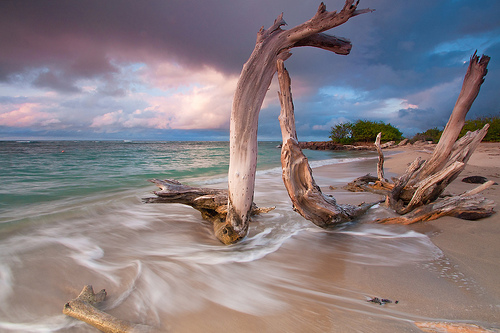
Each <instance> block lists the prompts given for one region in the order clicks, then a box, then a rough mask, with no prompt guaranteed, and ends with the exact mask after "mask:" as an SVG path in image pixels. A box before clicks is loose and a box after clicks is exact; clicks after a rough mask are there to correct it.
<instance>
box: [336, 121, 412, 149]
mask: <svg viewBox="0 0 500 333" xmlns="http://www.w3.org/2000/svg"><path fill="white" fill-rule="evenodd" d="M378 133H382V138H381V140H382V141H384V142H387V141H400V140H401V139H402V138H403V133H401V131H400V130H399V129H397V128H396V127H394V126H393V125H391V124H390V123H389V124H385V123H384V122H383V121H370V120H357V121H355V122H345V123H340V124H337V125H335V126H334V127H332V129H331V132H330V139H332V141H333V142H334V143H340V144H352V143H354V142H373V141H375V139H376V138H377V134H378Z"/></svg>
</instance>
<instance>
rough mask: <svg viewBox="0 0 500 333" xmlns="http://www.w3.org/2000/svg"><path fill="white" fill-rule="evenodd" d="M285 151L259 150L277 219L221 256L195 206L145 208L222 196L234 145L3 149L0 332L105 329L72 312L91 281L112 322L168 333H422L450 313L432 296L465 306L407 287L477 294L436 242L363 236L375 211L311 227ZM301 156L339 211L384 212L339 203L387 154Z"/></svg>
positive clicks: (355, 198) (260, 188)
mask: <svg viewBox="0 0 500 333" xmlns="http://www.w3.org/2000/svg"><path fill="white" fill-rule="evenodd" d="M278 144H279V142H260V143H259V156H258V161H259V162H258V171H257V181H256V191H255V202H256V203H257V205H258V206H276V209H275V210H273V211H271V212H270V213H267V214H264V215H261V216H257V217H255V218H254V219H253V221H252V222H251V225H250V230H249V235H248V236H247V237H246V238H245V239H244V240H243V241H242V242H240V243H238V244H235V245H231V246H224V245H222V244H221V243H219V242H218V241H217V239H216V238H215V237H214V236H213V235H212V232H211V227H210V225H208V224H207V223H206V222H204V221H203V220H202V219H201V217H200V214H199V213H198V212H197V211H196V210H194V209H192V208H191V207H187V206H183V205H179V204H144V203H143V202H142V200H141V199H142V198H145V197H148V196H152V194H151V192H152V191H153V190H155V187H154V185H152V184H151V183H149V182H148V181H147V180H148V179H151V178H161V179H176V180H179V181H181V182H183V183H186V184H190V185H193V186H202V187H217V188H224V187H225V186H227V185H226V184H227V174H226V173H227V169H228V161H229V144H228V142H134V141H126V142H125V141H22V142H13V141H12V142H10V141H9V142H7V141H4V142H0V170H1V174H0V332H95V331H96V330H95V329H94V328H92V327H90V326H88V325H87V324H85V323H82V322H80V321H77V320H74V319H72V318H69V317H67V316H65V315H63V314H62V308H63V305H64V304H65V303H66V302H68V301H69V300H71V299H72V298H75V297H76V296H77V295H78V293H79V292H80V290H81V289H82V288H83V286H84V285H87V284H91V285H93V286H94V289H95V290H96V291H97V290H100V289H103V288H104V289H106V291H107V293H108V297H107V300H106V301H105V302H104V304H103V305H102V309H104V310H105V311H107V312H109V313H111V314H113V315H115V316H117V317H118V318H122V319H127V320H130V321H132V322H134V323H142V324H147V325H151V326H154V327H157V328H159V329H160V330H161V331H166V332H344V331H345V332H347V331H349V332H350V331H358V332H381V331H406V332H412V331H415V332H416V331H417V330H415V327H414V326H413V325H412V324H411V323H412V321H413V320H431V319H433V318H436V316H437V317H439V316H444V314H443V313H440V312H439V311H438V312H437V314H435V315H434V313H435V312H429V310H426V306H427V305H426V304H425V300H426V299H428V298H429V297H440V296H442V297H441V300H440V301H437V302H436V303H435V304H434V305H435V306H439V305H440V304H442V303H443V302H445V303H446V306H448V307H450V306H452V305H451V304H453V303H457V302H459V300H460V298H459V296H456V297H457V298H450V296H449V295H448V294H444V293H445V291H442V293H443V295H441V294H440V293H441V292H440V291H436V290H434V289H430V291H428V292H426V291H421V293H420V294H417V295H415V294H413V293H412V294H411V296H412V297H411V298H412V300H413V301H415V300H422V304H419V303H418V302H417V303H416V305H415V303H412V305H411V306H410V305H409V301H408V297H409V295H408V291H407V290H406V287H407V286H405V283H404V282H401V281H404V279H405V278H407V277H408V276H419V278H420V279H419V281H420V282H419V283H424V284H425V281H427V280H431V279H434V278H435V275H436V274H442V275H443V274H444V275H443V276H444V277H446V278H447V279H451V280H452V281H454V283H455V284H456V287H457V288H459V289H460V290H463V291H465V292H475V289H474V283H473V281H469V280H467V278H466V277H464V276H463V275H461V273H460V272H459V271H457V269H456V268H454V267H453V266H452V265H451V264H450V263H449V262H447V259H446V258H445V257H443V255H442V252H441V251H440V250H439V248H438V247H436V246H435V245H434V244H433V243H432V241H431V239H430V238H429V236H428V235H426V234H425V233H420V232H417V231H415V230H412V229H410V228H408V227H404V226H380V225H374V224H370V223H364V222H366V221H368V220H370V219H373V217H374V216H378V215H383V214H387V211H386V210H384V209H382V208H380V207H378V206H375V207H374V208H373V209H371V210H370V211H369V212H368V214H367V217H365V220H363V219H361V220H360V221H355V222H353V223H351V224H347V225H345V226H343V227H341V228H338V229H334V230H323V229H320V228H317V227H316V226H314V225H313V224H312V223H310V222H308V221H306V220H304V219H303V218H302V217H301V216H299V215H298V214H297V213H295V212H294V211H293V209H292V207H291V203H290V200H289V198H288V196H287V193H286V190H285V189H284V186H283V183H282V180H281V168H280V149H279V148H277V145H278ZM304 152H305V154H306V156H307V157H308V159H309V161H310V163H311V165H312V166H313V167H314V168H319V169H318V170H323V171H318V173H317V177H315V179H316V181H317V183H318V185H320V186H321V187H322V189H323V190H324V191H325V192H331V193H332V194H334V195H335V197H336V198H337V200H338V201H339V202H340V203H355V204H358V203H361V202H362V201H369V200H373V201H377V200H378V199H380V197H379V196H376V195H374V194H363V193H349V192H345V191H342V190H341V185H342V184H345V183H347V182H348V181H350V180H352V179H354V178H356V177H358V176H360V175H363V174H366V173H368V172H372V173H374V172H376V161H377V160H376V154H375V153H373V152H349V151H341V152H338V151H310V150H306V151H304ZM321 166H327V168H328V169H321V168H320V167H321ZM331 169H333V170H335V171H334V172H330V170H331ZM314 170H315V172H316V169H314ZM315 176H316V173H315ZM330 186H333V187H335V188H337V189H336V190H333V189H331V188H330ZM443 272H444V273H443ZM445 273H446V274H447V275H446V274H445ZM432 281H433V280H432ZM371 297H381V298H389V299H391V300H393V301H394V302H393V303H390V304H385V305H382V306H379V305H376V304H374V303H371V302H367V300H369V299H370V298H371ZM395 300H400V302H398V303H397V304H396V303H395ZM479 306H483V305H481V304H480V305H479ZM484 306H486V305H484ZM464 311H465V310H464ZM464 313H466V312H464Z"/></svg>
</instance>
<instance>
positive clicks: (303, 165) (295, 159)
mask: <svg viewBox="0 0 500 333" xmlns="http://www.w3.org/2000/svg"><path fill="white" fill-rule="evenodd" d="M277 68H278V81H279V85H280V92H278V95H279V99H280V103H281V113H280V116H279V121H280V125H281V133H282V137H283V145H282V147H281V166H282V168H283V182H284V183H285V187H286V189H287V191H288V195H289V196H290V199H291V200H292V204H293V209H294V210H295V211H296V212H298V213H299V214H300V215H302V216H303V217H304V218H306V219H307V220H309V221H311V222H313V223H314V224H316V225H317V226H319V227H322V228H326V227H329V226H333V225H335V224H338V223H343V222H347V221H351V220H352V219H354V218H356V217H358V216H360V215H362V214H364V213H365V212H366V211H367V210H368V209H369V208H370V207H371V206H373V205H374V204H375V203H371V204H361V205H359V206H352V205H338V204H337V202H336V200H335V198H333V197H332V196H327V195H324V194H323V193H322V192H321V189H320V188H319V186H318V185H316V182H315V181H314V178H313V176H312V170H311V167H310V166H309V162H308V160H307V157H306V156H305V155H304V154H303V153H302V149H301V148H300V147H299V142H298V140H297V132H296V127H295V115H294V106H293V99H292V91H291V80H290V76H289V75H288V71H287V70H286V68H285V65H284V63H283V60H281V59H278V61H277Z"/></svg>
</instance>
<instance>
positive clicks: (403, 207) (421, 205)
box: [349, 53, 495, 224]
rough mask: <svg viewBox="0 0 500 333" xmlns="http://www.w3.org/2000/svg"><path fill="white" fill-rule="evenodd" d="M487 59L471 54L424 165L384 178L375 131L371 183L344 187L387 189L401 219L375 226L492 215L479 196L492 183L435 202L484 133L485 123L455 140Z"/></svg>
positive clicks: (488, 203)
mask: <svg viewBox="0 0 500 333" xmlns="http://www.w3.org/2000/svg"><path fill="white" fill-rule="evenodd" d="M489 60H490V58H489V57H488V56H484V55H483V56H482V57H481V58H479V57H478V56H477V55H476V53H474V55H473V56H472V57H471V60H470V62H469V67H468V69H467V73H466V75H465V78H464V82H463V85H462V89H461V92H460V95H459V96H458V99H457V102H456V104H455V107H454V109H453V111H452V113H451V116H450V119H449V120H448V123H447V124H446V127H445V129H444V131H443V134H442V135H441V138H440V140H439V142H438V144H437V145H436V148H435V149H434V152H433V154H432V156H431V158H430V159H429V160H427V161H422V160H421V159H420V158H417V159H416V160H415V161H414V162H413V163H411V164H410V166H409V167H408V168H407V170H406V172H405V173H404V174H403V175H402V176H401V177H399V178H398V179H396V180H395V183H394V184H389V183H388V182H387V181H386V180H384V179H383V161H384V159H383V153H382V151H381V149H380V140H379V136H380V133H379V136H377V141H376V143H375V144H376V146H377V151H378V153H379V162H378V165H377V175H378V177H377V178H376V180H375V177H369V176H368V175H367V176H364V177H360V178H358V179H356V180H355V181H353V182H352V183H350V184H349V186H350V187H351V188H353V189H360V190H368V191H372V192H376V191H380V190H381V188H380V187H381V186H382V187H384V186H385V187H386V194H387V199H386V202H387V204H388V205H389V206H390V207H391V208H392V209H393V210H394V211H395V212H397V213H398V214H400V215H401V216H399V217H393V218H387V219H383V220H378V221H377V222H379V223H400V224H410V223H415V222H419V221H429V220H434V219H437V218H439V217H441V216H445V215H448V216H455V217H459V218H463V219H469V220H473V219H479V218H483V217H487V216H490V215H492V214H493V213H494V211H493V208H494V206H495V204H494V202H493V201H492V200H488V199H485V198H483V197H481V196H479V195H478V193H479V192H481V191H483V190H485V189H486V188H488V187H489V186H491V185H493V182H488V183H485V184H483V185H481V186H479V187H477V188H476V189H474V190H472V191H469V192H466V193H463V194H460V195H456V196H452V197H447V198H440V196H441V195H442V193H443V191H444V189H445V188H446V187H447V186H448V185H449V184H450V183H451V182H452V181H453V180H455V179H456V178H457V177H458V175H459V174H460V173H461V172H462V171H463V170H464V168H465V166H466V164H467V162H468V161H469V159H470V157H471V155H472V153H473V152H474V150H475V149H476V148H477V146H478V145H479V143H480V142H481V140H482V139H483V138H484V136H485V135H486V133H487V131H488V128H489V125H488V124H486V125H485V126H484V127H483V128H482V129H479V130H477V131H474V132H468V133H467V134H466V135H464V136H463V137H462V138H460V139H459V140H457V138H458V136H459V134H460V131H461V130H462V127H463V125H464V123H465V116H466V115H467V112H468V111H469V109H470V107H471V106H472V103H473V102H474V100H475V99H476V97H477V95H478V93H479V89H480V87H481V85H482V83H483V82H484V76H485V75H486V73H487V68H486V67H487V65H488V62H489ZM371 183H373V184H371ZM382 190H383V189H382Z"/></svg>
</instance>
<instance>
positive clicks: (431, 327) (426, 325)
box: [414, 321, 498, 333]
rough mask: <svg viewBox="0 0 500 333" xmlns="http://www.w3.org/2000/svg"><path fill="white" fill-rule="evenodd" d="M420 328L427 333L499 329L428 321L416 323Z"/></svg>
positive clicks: (490, 332)
mask: <svg viewBox="0 0 500 333" xmlns="http://www.w3.org/2000/svg"><path fill="white" fill-rule="evenodd" d="M414 324H415V325H416V326H417V327H418V328H419V329H421V330H422V331H423V332H427V333H495V332H498V330H490V329H487V328H484V327H481V326H479V325H474V324H467V323H447V322H426V321H419V322H415V323H414Z"/></svg>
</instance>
